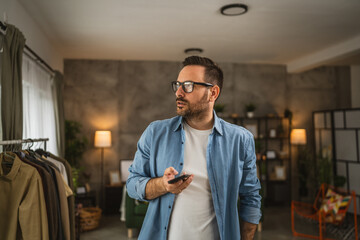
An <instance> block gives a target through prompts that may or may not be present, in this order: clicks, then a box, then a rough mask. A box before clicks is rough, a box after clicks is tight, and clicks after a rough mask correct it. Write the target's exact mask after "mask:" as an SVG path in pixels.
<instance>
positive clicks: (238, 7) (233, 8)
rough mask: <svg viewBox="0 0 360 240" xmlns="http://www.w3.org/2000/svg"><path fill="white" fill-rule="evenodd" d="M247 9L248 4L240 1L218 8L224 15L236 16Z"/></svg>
mask: <svg viewBox="0 0 360 240" xmlns="http://www.w3.org/2000/svg"><path fill="white" fill-rule="evenodd" d="M247 11H248V6H246V5H245V4H241V3H234V4H229V5H225V6H223V7H222V8H221V9H220V12H221V14H222V15H225V16H238V15H242V14H244V13H246V12H247Z"/></svg>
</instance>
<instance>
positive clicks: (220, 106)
mask: <svg viewBox="0 0 360 240" xmlns="http://www.w3.org/2000/svg"><path fill="white" fill-rule="evenodd" d="M224 109H225V104H221V103H217V104H215V105H214V110H215V112H216V113H222V112H224Z"/></svg>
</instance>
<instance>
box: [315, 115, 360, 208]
mask: <svg viewBox="0 0 360 240" xmlns="http://www.w3.org/2000/svg"><path fill="white" fill-rule="evenodd" d="M313 126H314V131H315V134H314V137H315V151H316V159H317V166H318V165H319V161H320V159H329V161H330V162H331V164H332V167H333V173H334V176H344V177H345V178H346V185H345V188H347V190H348V191H350V190H354V191H355V192H356V199H357V206H359V203H360V108H356V109H340V110H327V111H316V112H313ZM349 211H350V212H354V210H353V208H352V207H351V208H350V209H349ZM357 214H360V210H359V207H358V208H357Z"/></svg>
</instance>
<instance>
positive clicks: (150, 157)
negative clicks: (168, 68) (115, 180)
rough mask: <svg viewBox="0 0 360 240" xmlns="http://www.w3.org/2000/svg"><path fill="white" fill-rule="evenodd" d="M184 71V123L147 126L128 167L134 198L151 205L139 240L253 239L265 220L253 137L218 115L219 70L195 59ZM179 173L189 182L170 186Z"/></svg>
mask: <svg viewBox="0 0 360 240" xmlns="http://www.w3.org/2000/svg"><path fill="white" fill-rule="evenodd" d="M183 65H184V67H183V69H182V70H181V71H180V73H179V76H178V79H177V81H174V82H172V88H173V90H174V92H175V95H176V104H177V114H178V115H179V116H177V117H174V118H171V119H166V120H162V121H155V122H152V123H151V124H150V125H149V126H148V128H147V129H146V130H145V132H144V133H143V135H142V136H141V138H140V140H139V142H138V150H137V152H136V154H135V159H134V162H133V164H132V165H131V166H130V168H129V172H130V175H129V178H128V180H127V184H126V186H127V191H128V193H129V195H130V197H132V198H135V199H138V200H142V201H149V207H148V210H147V213H146V217H145V220H144V223H143V226H142V229H141V232H140V235H139V239H140V240H142V239H156V240H158V239H170V240H177V239H181V240H184V239H206V240H208V239H222V240H224V239H226V240H227V239H229V240H234V239H240V235H241V239H253V237H254V234H255V230H256V226H257V224H258V222H259V219H260V216H261V213H260V201H261V197H260V195H259V189H260V183H259V180H258V178H257V175H256V157H255V147H254V139H253V136H252V135H251V133H250V132H249V131H247V130H246V129H244V128H242V127H239V126H236V125H233V124H230V123H227V122H225V121H224V120H222V119H220V118H218V117H217V116H216V114H215V113H214V110H213V108H214V103H215V101H216V99H217V98H218V97H219V94H220V91H221V88H222V82H223V73H222V70H221V69H220V68H219V67H218V66H217V65H216V64H215V63H214V62H213V61H211V60H210V59H208V58H203V57H197V56H192V57H188V58H186V59H185V61H184V62H183ZM180 173H189V174H191V175H190V177H188V178H187V179H186V180H180V181H178V182H176V183H173V184H170V183H168V181H169V180H171V179H174V178H175V177H176V176H178V175H180ZM238 197H240V209H239V214H240V218H241V223H240V224H239V217H238V211H237V202H238ZM239 225H240V226H239Z"/></svg>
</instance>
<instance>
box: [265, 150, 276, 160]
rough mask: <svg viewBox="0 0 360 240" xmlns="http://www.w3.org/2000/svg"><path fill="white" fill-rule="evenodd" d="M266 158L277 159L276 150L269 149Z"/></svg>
mask: <svg viewBox="0 0 360 240" xmlns="http://www.w3.org/2000/svg"><path fill="white" fill-rule="evenodd" d="M266 158H267V159H275V158H276V152H275V151H274V150H268V151H267V152H266Z"/></svg>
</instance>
